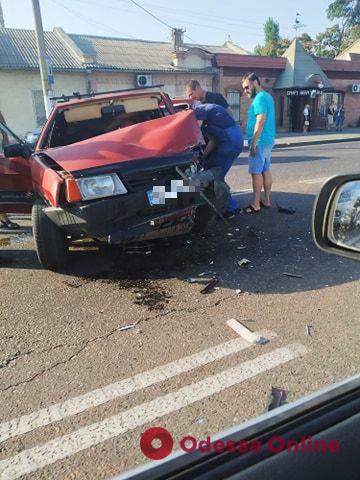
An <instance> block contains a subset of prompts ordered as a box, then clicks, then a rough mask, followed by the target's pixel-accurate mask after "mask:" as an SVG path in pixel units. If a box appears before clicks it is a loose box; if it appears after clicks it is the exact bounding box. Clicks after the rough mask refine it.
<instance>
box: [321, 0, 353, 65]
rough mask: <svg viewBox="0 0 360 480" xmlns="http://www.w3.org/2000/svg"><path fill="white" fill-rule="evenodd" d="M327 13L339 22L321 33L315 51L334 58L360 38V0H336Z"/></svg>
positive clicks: (330, 18)
mask: <svg viewBox="0 0 360 480" xmlns="http://www.w3.org/2000/svg"><path fill="white" fill-rule="evenodd" d="M326 14H327V17H328V19H329V20H332V21H333V20H338V23H336V24H335V25H333V26H332V27H329V28H327V29H326V30H325V32H323V33H319V35H318V36H317V37H316V41H315V46H314V52H315V54H316V55H318V56H324V57H330V58H334V57H336V56H337V55H338V54H339V53H340V52H342V51H343V50H345V48H347V47H349V46H350V45H351V44H352V43H353V42H355V41H356V40H358V39H359V38H360V27H359V25H360V1H359V0H335V1H334V2H332V3H331V4H330V5H329V7H328V9H327V11H326Z"/></svg>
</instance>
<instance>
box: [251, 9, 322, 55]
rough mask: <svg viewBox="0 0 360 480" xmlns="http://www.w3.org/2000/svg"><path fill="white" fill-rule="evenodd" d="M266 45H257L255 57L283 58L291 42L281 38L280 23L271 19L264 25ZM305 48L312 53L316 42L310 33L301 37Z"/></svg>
mask: <svg viewBox="0 0 360 480" xmlns="http://www.w3.org/2000/svg"><path fill="white" fill-rule="evenodd" d="M264 36H265V44H264V45H256V47H255V49H254V53H255V55H264V56H281V55H282V54H283V53H284V52H285V51H286V50H287V49H288V48H289V46H290V44H291V40H290V39H288V38H282V37H281V36H280V27H279V23H278V22H276V21H275V20H274V19H273V18H271V17H269V18H268V19H267V21H266V22H265V24H264ZM299 40H300V41H301V43H302V45H303V47H304V48H305V50H306V51H308V52H309V53H312V51H313V47H314V41H313V39H312V38H311V37H310V35H309V34H308V33H303V34H302V35H301V37H299Z"/></svg>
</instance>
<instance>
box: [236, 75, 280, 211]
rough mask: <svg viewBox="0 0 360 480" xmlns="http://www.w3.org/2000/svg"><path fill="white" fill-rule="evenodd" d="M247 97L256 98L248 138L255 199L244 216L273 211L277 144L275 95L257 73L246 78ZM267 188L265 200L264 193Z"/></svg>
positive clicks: (250, 109) (243, 81) (251, 109)
mask: <svg viewBox="0 0 360 480" xmlns="http://www.w3.org/2000/svg"><path fill="white" fill-rule="evenodd" d="M242 86H243V89H244V92H245V94H246V95H247V96H248V97H249V98H252V99H253V101H252V104H251V106H250V108H249V111H248V121H247V124H246V135H247V138H248V143H249V151H250V152H249V173H250V174H251V176H252V184H253V200H252V203H251V205H249V206H248V207H246V208H245V209H243V212H244V213H248V214H253V213H258V212H260V208H261V207H263V208H270V206H271V202H270V194H271V187H272V175H271V172H270V159H271V149H272V147H273V146H274V143H275V107H274V100H273V98H272V96H271V95H270V94H269V93H268V92H266V91H265V90H264V89H263V88H262V86H261V84H260V80H259V78H258V77H257V75H255V73H248V74H246V75H245V76H244V77H243V79H242ZM263 188H264V200H261V190H262V189H263Z"/></svg>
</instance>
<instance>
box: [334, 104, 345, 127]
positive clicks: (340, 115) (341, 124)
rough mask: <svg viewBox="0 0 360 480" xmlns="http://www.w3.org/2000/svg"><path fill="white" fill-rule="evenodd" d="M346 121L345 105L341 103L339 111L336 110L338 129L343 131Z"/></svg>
mask: <svg viewBox="0 0 360 480" xmlns="http://www.w3.org/2000/svg"><path fill="white" fill-rule="evenodd" d="M344 121H345V109H344V106H343V105H340V106H339V108H338V110H337V112H336V123H335V125H336V130H337V131H338V132H342V129H343V127H344Z"/></svg>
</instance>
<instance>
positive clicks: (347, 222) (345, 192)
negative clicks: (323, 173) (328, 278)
mask: <svg viewBox="0 0 360 480" xmlns="http://www.w3.org/2000/svg"><path fill="white" fill-rule="evenodd" d="M313 236H314V240H315V243H316V244H317V246H318V247H319V248H321V249H322V250H324V251H326V252H329V253H335V254H337V255H342V256H344V257H347V258H352V259H356V260H360V173H358V174H352V175H340V176H336V177H333V178H331V179H329V180H328V181H327V182H326V183H325V184H324V185H323V187H322V189H321V191H320V193H319V196H318V198H317V200H316V202H315V206H314V212H313Z"/></svg>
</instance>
